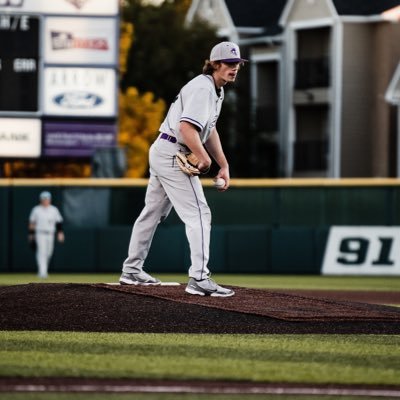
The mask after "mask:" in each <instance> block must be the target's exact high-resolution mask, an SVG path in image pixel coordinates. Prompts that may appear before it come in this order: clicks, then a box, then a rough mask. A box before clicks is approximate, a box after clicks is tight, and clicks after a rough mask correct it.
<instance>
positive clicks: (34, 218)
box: [29, 207, 37, 224]
mask: <svg viewBox="0 0 400 400" xmlns="http://www.w3.org/2000/svg"><path fill="white" fill-rule="evenodd" d="M36 222H37V212H36V207H34V208H32V211H31V213H30V214H29V223H31V224H35V223H36Z"/></svg>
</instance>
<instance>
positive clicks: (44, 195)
mask: <svg viewBox="0 0 400 400" xmlns="http://www.w3.org/2000/svg"><path fill="white" fill-rule="evenodd" d="M39 198H40V200H44V199H51V193H50V192H47V191H45V192H42V193H40V195H39Z"/></svg>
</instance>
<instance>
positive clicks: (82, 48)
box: [44, 17, 117, 65]
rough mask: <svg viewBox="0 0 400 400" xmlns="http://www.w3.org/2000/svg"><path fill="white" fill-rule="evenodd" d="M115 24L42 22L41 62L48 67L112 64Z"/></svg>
mask: <svg viewBox="0 0 400 400" xmlns="http://www.w3.org/2000/svg"><path fill="white" fill-rule="evenodd" d="M116 23H117V21H116V20H115V19H114V18H68V17H66V18H61V17H49V18H46V21H45V53H44V61H45V62H46V63H51V64H103V65H104V64H114V63H115V60H116V54H117V38H116V32H117V27H116Z"/></svg>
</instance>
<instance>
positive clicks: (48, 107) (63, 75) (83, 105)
mask: <svg viewBox="0 0 400 400" xmlns="http://www.w3.org/2000/svg"><path fill="white" fill-rule="evenodd" d="M43 93H44V106H43V108H44V109H43V112H44V114H46V115H60V116H61V115H64V116H85V117H94V116H100V117H114V116H115V114H116V71H115V70H113V69H107V68H56V67H50V68H45V70H44V90H43Z"/></svg>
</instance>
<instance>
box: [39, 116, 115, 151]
mask: <svg viewBox="0 0 400 400" xmlns="http://www.w3.org/2000/svg"><path fill="white" fill-rule="evenodd" d="M116 135H117V125H116V123H115V122H103V121H90V122H89V121H87V122H82V121H79V122H78V121H75V122H69V121H59V122H55V121H44V123H43V155H44V156H48V157H64V156H72V157H90V156H92V155H93V154H94V151H95V150H96V149H99V148H107V147H108V148H109V147H113V146H115V145H116Z"/></svg>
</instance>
